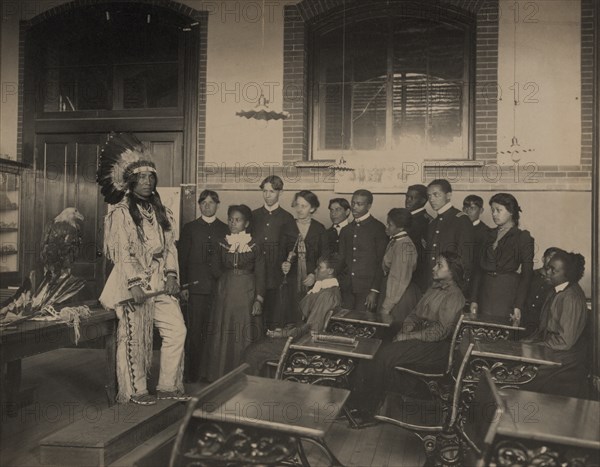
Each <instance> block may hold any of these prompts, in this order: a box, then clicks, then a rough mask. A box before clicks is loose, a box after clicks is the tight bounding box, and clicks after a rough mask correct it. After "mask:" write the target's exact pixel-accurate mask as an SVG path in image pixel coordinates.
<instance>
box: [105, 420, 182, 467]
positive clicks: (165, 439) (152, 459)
mask: <svg viewBox="0 0 600 467" xmlns="http://www.w3.org/2000/svg"><path fill="white" fill-rule="evenodd" d="M180 425H181V422H180V421H178V422H176V423H173V424H172V425H170V426H168V427H167V428H165V429H164V430H163V431H161V432H160V433H158V434H157V435H155V436H153V437H152V438H150V439H148V440H147V441H145V442H144V443H142V444H140V445H139V446H138V447H137V448H135V449H134V450H132V451H130V452H128V453H127V454H125V455H124V456H123V457H121V458H119V459H117V460H116V461H115V462H113V463H112V464H110V466H109V467H166V466H167V465H169V460H170V458H171V451H172V450H173V445H174V444H175V438H176V437H177V431H178V430H179V426H180Z"/></svg>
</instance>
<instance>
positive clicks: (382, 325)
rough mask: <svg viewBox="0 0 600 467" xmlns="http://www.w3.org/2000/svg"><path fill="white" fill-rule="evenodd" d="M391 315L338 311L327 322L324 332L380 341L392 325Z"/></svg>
mask: <svg viewBox="0 0 600 467" xmlns="http://www.w3.org/2000/svg"><path fill="white" fill-rule="evenodd" d="M392 321H393V318H392V316H391V315H384V314H381V313H369V312H368V311H353V310H340V311H339V312H338V313H336V314H335V315H333V316H332V317H331V319H330V320H329V323H328V325H327V329H326V331H327V332H328V333H330V334H336V335H338V336H347V337H366V338H371V337H376V338H379V339H382V338H383V337H384V334H385V332H386V330H388V329H389V328H390V326H391V324H392Z"/></svg>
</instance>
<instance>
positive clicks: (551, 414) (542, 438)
mask: <svg viewBox="0 0 600 467" xmlns="http://www.w3.org/2000/svg"><path fill="white" fill-rule="evenodd" d="M500 396H501V398H502V400H503V402H504V414H503V415H502V417H501V419H500V423H499V424H498V429H497V432H496V437H495V440H494V443H493V448H492V461H495V462H496V463H497V464H498V465H515V464H516V465H569V466H575V465H576V466H585V465H590V466H591V465H595V466H597V465H598V464H599V461H600V403H599V402H597V401H591V400H583V399H576V398H573V397H563V396H555V395H549V394H539V393H535V392H530V391H501V392H500ZM553 461H554V462H553Z"/></svg>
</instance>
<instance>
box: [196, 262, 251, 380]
mask: <svg viewBox="0 0 600 467" xmlns="http://www.w3.org/2000/svg"><path fill="white" fill-rule="evenodd" d="M255 296H256V293H255V281H254V274H253V273H249V272H248V271H239V274H235V273H234V271H233V270H228V271H227V272H225V273H224V274H223V275H222V276H221V277H220V279H219V282H218V284H217V292H216V295H215V298H214V302H213V303H214V305H213V309H212V313H211V321H210V323H209V327H208V348H209V352H210V357H209V359H210V360H209V364H208V375H207V376H208V379H209V381H215V380H216V379H218V378H220V377H221V376H223V375H224V374H226V373H228V372H230V371H231V370H233V369H234V368H236V367H238V366H239V365H240V364H241V363H242V357H243V353H244V349H245V348H246V347H248V346H249V345H250V344H252V343H254V342H257V341H258V340H259V339H261V338H262V337H263V326H262V317H261V316H257V317H254V316H252V314H251V312H252V305H253V304H254V299H255Z"/></svg>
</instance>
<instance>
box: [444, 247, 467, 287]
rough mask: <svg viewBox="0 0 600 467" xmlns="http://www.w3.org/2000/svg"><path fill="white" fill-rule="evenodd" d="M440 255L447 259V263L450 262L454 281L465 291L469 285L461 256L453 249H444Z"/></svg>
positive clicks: (449, 266) (449, 265) (449, 267)
mask: <svg viewBox="0 0 600 467" xmlns="http://www.w3.org/2000/svg"><path fill="white" fill-rule="evenodd" d="M440 256H441V257H443V258H444V259H445V260H446V263H448V269H450V272H451V273H452V279H454V282H455V283H456V285H457V286H458V288H459V289H460V290H462V291H463V292H465V291H466V287H467V278H466V277H465V268H464V266H463V262H462V259H461V257H460V256H459V255H458V254H457V253H454V252H453V251H443V252H441V253H440Z"/></svg>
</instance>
